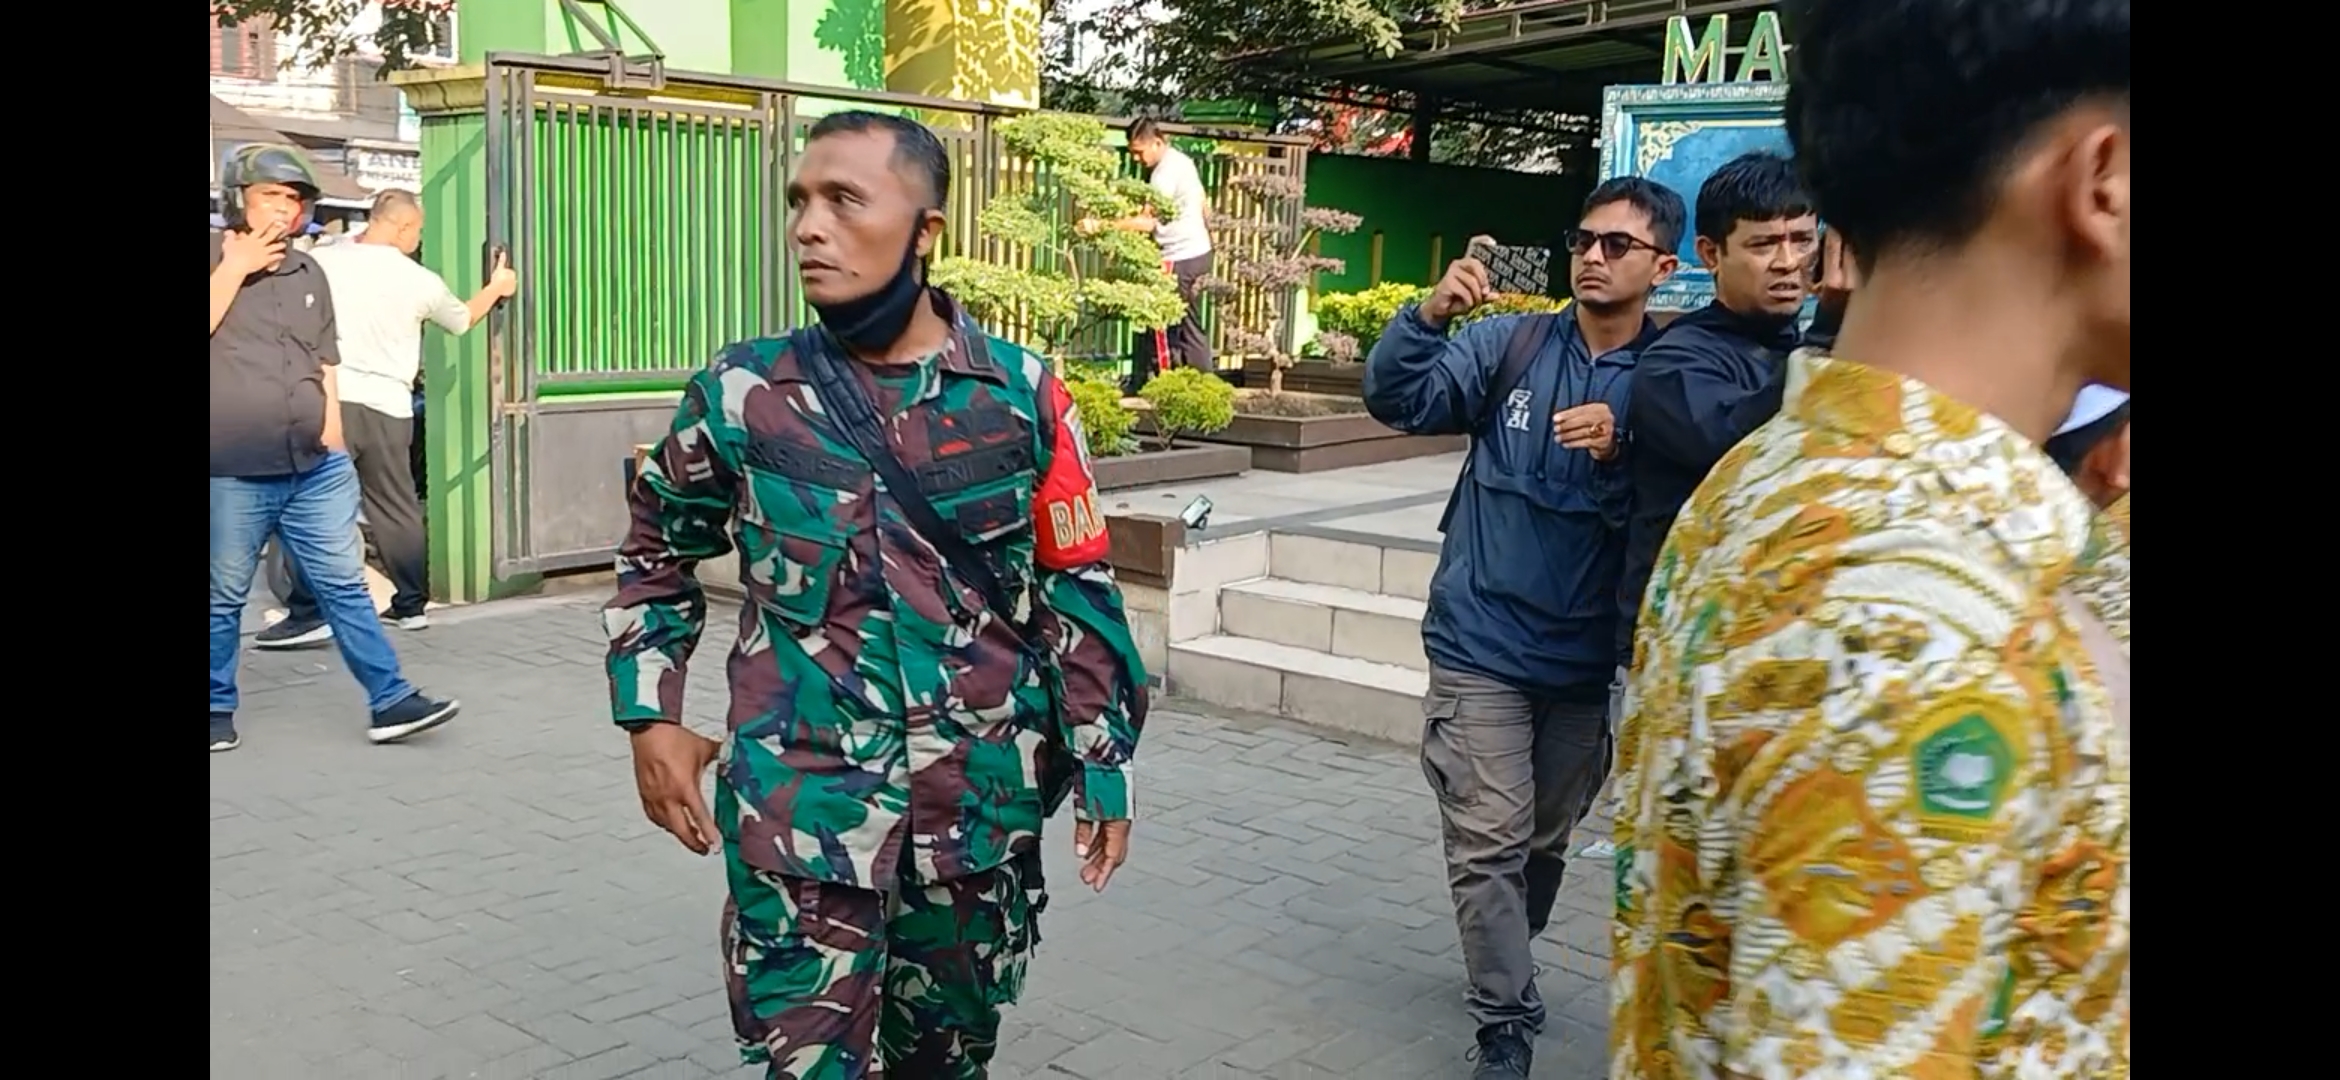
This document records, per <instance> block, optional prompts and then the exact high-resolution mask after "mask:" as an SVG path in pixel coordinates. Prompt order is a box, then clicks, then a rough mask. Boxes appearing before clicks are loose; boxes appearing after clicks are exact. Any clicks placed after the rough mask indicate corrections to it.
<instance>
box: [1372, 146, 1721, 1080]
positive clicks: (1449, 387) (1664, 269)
mask: <svg viewBox="0 0 2340 1080" xmlns="http://www.w3.org/2000/svg"><path fill="white" fill-rule="evenodd" d="M1685 216H1686V215H1685V212H1684V209H1683V205H1682V199H1681V196H1679V195H1676V194H1674V193H1673V192H1671V191H1668V190H1667V189H1666V188H1665V187H1663V186H1661V185H1658V184H1655V183H1651V182H1650V181H1648V180H1645V179H1641V178H1639V177H1624V178H1619V179H1616V180H1611V181H1608V182H1606V183H1604V184H1602V185H1601V186H1600V187H1599V188H1597V189H1595V190H1594V191H1593V193H1592V196H1591V197H1590V198H1588V199H1587V200H1585V206H1584V214H1583V216H1582V217H1581V218H1580V219H1579V222H1580V223H1579V225H1578V227H1577V228H1576V229H1574V230H1571V231H1570V233H1569V235H1568V249H1569V252H1570V254H1571V259H1570V262H1569V278H1570V281H1571V283H1572V284H1573V286H1574V295H1575V302H1574V303H1573V304H1571V305H1570V306H1569V308H1568V309H1567V310H1566V311H1563V312H1561V313H1559V314H1557V315H1530V316H1514V317H1504V318H1489V319H1482V320H1479V321H1477V322H1474V323H1472V324H1470V325H1469V326H1466V327H1463V328H1461V329H1460V330H1458V331H1454V332H1453V333H1452V336H1449V328H1450V324H1451V323H1452V322H1453V321H1454V320H1455V319H1456V318H1457V317H1458V316H1461V315H1463V314H1465V313H1466V312H1469V311H1470V310H1471V309H1473V308H1476V307H1477V306H1479V305H1480V304H1481V303H1483V302H1485V301H1486V300H1487V298H1488V296H1489V289H1488V280H1487V270H1486V267H1484V266H1481V265H1479V263H1478V261H1477V260H1475V259H1469V258H1465V259H1460V260H1457V261H1456V262H1455V263H1454V265H1453V266H1451V267H1448V268H1447V271H1446V276H1445V277H1444V278H1442V279H1440V281H1439V282H1438V285H1437V287H1436V288H1435V289H1434V290H1432V292H1431V294H1430V298H1429V299H1428V300H1425V301H1423V303H1422V304H1421V305H1420V306H1419V307H1409V308H1407V309H1406V310H1404V311H1402V312H1400V313H1399V314H1398V316H1397V318H1396V319H1394V320H1392V321H1391V323H1390V325H1389V329H1388V330H1387V331H1385V332H1384V333H1383V334H1382V335H1381V340H1380V341H1379V342H1378V343H1376V344H1375V345H1374V347H1373V353H1372V355H1371V356H1370V357H1368V358H1367V360H1366V367H1365V404H1366V407H1367V408H1368V409H1369V410H1370V411H1371V412H1372V413H1373V416H1374V418H1375V419H1378V420H1380V421H1381V422H1382V423H1385V424H1388V425H1389V426H1391V427H1394V428H1397V429H1398V430H1400V431H1405V432H1410V433H1413V434H1417V435H1447V434H1455V433H1468V434H1469V435H1470V436H1471V450H1470V456H1469V458H1468V459H1467V461H1466V463H1465V465H1464V467H1463V473H1462V476H1461V477H1460V478H1459V479H1457V480H1456V481H1455V489H1454V494H1453V496H1452V498H1451V499H1450V500H1449V501H1448V503H1447V512H1446V521H1445V523H1444V524H1443V526H1442V529H1443V531H1444V532H1445V534H1446V542H1445V544H1444V545H1443V546H1442V547H1441V548H1440V550H1439V555H1438V571H1437V574H1436V576H1435V577H1433V578H1432V579H1431V585H1430V605H1429V612H1428V614H1427V615H1426V616H1425V617H1424V619H1423V621H1422V644H1423V647H1424V650H1425V651H1426V652H1427V653H1428V654H1429V659H1430V689H1429V693H1428V694H1427V695H1425V696H1424V698H1423V701H1422V712H1423V715H1424V717H1425V723H1424V725H1423V730H1422V771H1423V773H1424V774H1425V775H1426V776H1427V778H1428V779H1429V782H1430V786H1431V789H1432V791H1433V792H1434V793H1435V794H1436V795H1437V796H1438V807H1439V813H1440V815H1441V816H1442V817H1443V819H1444V825H1445V827H1444V830H1443V832H1444V835H1445V840H1446V866H1447V881H1448V884H1449V885H1450V886H1451V887H1452V889H1453V892H1454V906H1455V923H1456V925H1457V927H1458V928H1459V929H1460V931H1461V934H1462V946H1463V962H1464V965H1465V967H1466V968H1468V970H1469V973H1470V983H1471V987H1470V1008H1471V1015H1472V1018H1473V1019H1475V1020H1476V1021H1477V1022H1478V1024H1479V1033H1478V1049H1477V1051H1476V1058H1477V1061H1478V1067H1477V1069H1476V1071H1475V1072H1473V1073H1472V1076H1473V1077H1474V1078H1476V1080H1509V1078H1514V1077H1525V1076H1527V1075H1528V1066H1529V1062H1530V1058H1531V1055H1532V1046H1533V1042H1534V1037H1535V1034H1536V1032H1538V1031H1541V1030H1542V1029H1543V1026H1544V1003H1543V999H1542V998H1541V997H1540V996H1538V994H1537V992H1536V985H1535V964H1534V961H1533V958H1532V957H1531V956H1530V953H1529V947H1528V943H1529V941H1530V940H1532V939H1533V938H1534V937H1535V936H1536V935H1538V934H1541V933H1542V932H1543V930H1544V925H1545V923H1546V922H1547V921H1548V920H1549V919H1550V917H1551V914H1552V902H1553V900H1554V898H1555V897H1557V896H1558V895H1559V891H1560V875H1561V871H1562V869H1563V867H1564V866H1565V860H1566V854H1567V848H1568V835H1569V831H1570V830H1571V829H1573V828H1574V827H1575V826H1576V823H1577V822H1578V821H1579V820H1581V819H1582V818H1583V816H1584V813H1585V811H1586V810H1587V809H1588V808H1590V806H1591V804H1592V800H1593V797H1594V796H1595V795H1596V794H1597V793H1598V792H1599V791H1600V788H1601V783H1602V781H1603V780H1604V779H1605V778H1606V777H1607V774H1608V768H1609V724H1608V720H1607V716H1606V712H1607V704H1608V691H1609V684H1610V680H1611V677H1612V675H1613V674H1614V668H1615V657H1614V655H1613V646H1612V642H1613V640H1614V636H1615V634H1616V621H1617V608H1616V600H1615V598H1616V589H1617V582H1618V575H1619V573H1620V570H1621V567H1622V564H1623V558H1624V545H1625V533H1624V527H1625V511H1626V505H1627V502H1626V500H1627V495H1628V490H1627V486H1626V476H1625V474H1624V468H1623V465H1624V447H1625V439H1624V438H1623V437H1622V435H1621V433H1620V432H1619V431H1618V429H1617V421H1618V418H1620V417H1623V416H1624V415H1625V412H1626V404H1627V402H1628V400H1629V396H1630V394H1631V391H1632V387H1633V376H1634V354H1635V351H1636V349H1638V348H1639V346H1640V345H1641V343H1642V342H1643V341H1644V340H1646V339H1647V338H1648V337H1649V336H1651V335H1653V334H1654V333H1655V327H1654V326H1653V325H1652V324H1651V323H1650V321H1649V318H1648V316H1647V315H1646V314H1645V313H1644V308H1645V307H1646V306H1647V303H1648V300H1649V293H1650V290H1651V289H1652V288H1654V287H1656V285H1657V284H1658V283H1660V282H1662V281H1664V280H1665V279H1666V277H1667V276H1668V275H1670V274H1671V273H1673V270H1674V266H1675V257H1674V254H1673V252H1674V248H1675V245H1676V244H1678V243H1680V241H1681V237H1682V228H1683V224H1684V218H1685Z"/></svg>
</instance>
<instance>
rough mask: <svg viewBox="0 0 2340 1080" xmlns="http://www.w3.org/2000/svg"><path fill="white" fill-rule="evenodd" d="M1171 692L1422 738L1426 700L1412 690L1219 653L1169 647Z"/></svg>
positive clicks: (1372, 733)
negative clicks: (1307, 672)
mask: <svg viewBox="0 0 2340 1080" xmlns="http://www.w3.org/2000/svg"><path fill="white" fill-rule="evenodd" d="M1168 684H1169V690H1170V692H1171V693H1174V694H1179V695H1182V696H1185V697H1191V698H1195V699H1197V700H1200V701H1206V702H1209V703H1211V704H1213V705H1219V706H1224V707H1226V708H1232V709H1246V710H1249V711H1252V712H1263V713H1272V714H1275V715H1277V716H1282V717H1285V718H1287V719H1291V720H1298V721H1300V722H1302V723H1306V724H1313V725H1315V726H1317V727H1322V728H1329V729H1331V730H1335V731H1345V732H1348V733H1350V734H1354V735H1363V736H1366V737H1368V738H1373V739H1380V740H1383V741H1385V742H1393V743H1399V744H1402V745H1408V746H1420V745H1421V743H1422V702H1421V699H1420V698H1419V697H1416V696H1414V695H1412V694H1401V693H1398V692H1396V691H1392V690H1384V689H1381V688H1379V687H1371V686H1360V685H1357V684H1355V683H1347V682H1341V681H1339V680H1335V679H1328V678H1324V677H1322V676H1318V675H1304V674H1300V673H1298V672H1285V671H1278V670H1276V669H1275V668H1271V667H1266V666H1262V665H1258V664H1248V663H1244V662H1242V661H1240V660H1233V659H1229V658H1227V657H1220V656H1204V655H1199V654H1196V653H1192V652H1184V651H1180V650H1179V649H1178V648H1177V647H1175V646H1173V647H1172V648H1171V652H1170V671H1169V679H1168Z"/></svg>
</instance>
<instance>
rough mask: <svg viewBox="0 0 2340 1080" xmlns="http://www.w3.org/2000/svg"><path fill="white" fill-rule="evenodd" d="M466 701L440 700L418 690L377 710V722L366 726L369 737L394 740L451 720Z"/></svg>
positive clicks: (382, 740)
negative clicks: (395, 702) (396, 702)
mask: <svg viewBox="0 0 2340 1080" xmlns="http://www.w3.org/2000/svg"><path fill="white" fill-rule="evenodd" d="M462 708H463V705H462V703H461V702H457V701H452V700H450V701H437V700H434V699H433V698H432V697H431V696H430V695H428V694H425V693H423V692H421V691H419V690H418V691H416V692H414V693H412V694H408V695H407V696H406V700H404V701H401V702H399V703H398V704H396V705H392V706H390V707H389V708H387V709H384V710H382V711H381V712H378V713H375V714H374V725H373V726H372V727H369V728H367V729H366V738H369V739H372V740H374V741H375V742H376V743H394V742H402V741H404V740H407V739H411V738H413V737H415V736H417V735H420V734H422V733H423V732H426V731H429V730H430V729H432V728H435V727H438V726H439V725H441V724H444V723H446V722H447V721H449V720H453V719H455V713H456V712H457V711H458V710H460V709H462Z"/></svg>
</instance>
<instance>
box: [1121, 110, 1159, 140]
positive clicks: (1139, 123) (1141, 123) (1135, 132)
mask: <svg viewBox="0 0 2340 1080" xmlns="http://www.w3.org/2000/svg"><path fill="white" fill-rule="evenodd" d="M1161 137H1162V125H1160V124H1157V123H1155V122H1154V118H1153V117H1151V116H1141V117H1138V118H1137V119H1136V120H1135V121H1133V122H1131V124H1130V125H1129V141H1130V142H1133V143H1140V142H1148V141H1151V140H1155V139H1160V138H1161Z"/></svg>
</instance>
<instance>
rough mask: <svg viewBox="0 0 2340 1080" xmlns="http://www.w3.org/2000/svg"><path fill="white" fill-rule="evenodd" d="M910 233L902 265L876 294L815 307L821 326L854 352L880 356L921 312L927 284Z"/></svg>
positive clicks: (915, 231) (922, 217)
mask: <svg viewBox="0 0 2340 1080" xmlns="http://www.w3.org/2000/svg"><path fill="white" fill-rule="evenodd" d="M918 223H919V225H920V226H921V227H922V228H923V226H924V225H925V224H926V216H925V214H923V213H921V214H920V215H919V217H918ZM919 231H920V229H912V230H911V231H910V246H909V247H907V248H905V249H903V251H902V263H901V265H900V266H898V267H896V268H895V269H894V276H893V277H892V278H891V279H889V280H887V282H886V283H885V284H884V285H881V286H879V287H878V290H877V291H876V292H873V293H871V294H869V295H868V296H863V297H858V298H856V299H852V300H841V301H838V302H837V303H834V304H814V305H812V309H813V311H814V313H816V314H818V315H819V316H820V317H821V325H822V326H824V327H827V328H828V330H829V332H830V333H832V334H835V335H836V336H837V340H838V341H841V342H844V343H845V347H846V348H848V349H851V350H853V351H855V352H861V353H879V352H884V351H885V350H887V349H889V348H891V347H893V344H894V343H895V342H897V341H900V340H902V333H903V331H905V330H908V329H909V328H910V317H911V316H913V315H915V314H917V312H918V301H919V299H920V298H922V297H924V296H925V295H926V283H925V282H924V281H923V280H921V277H920V274H919V272H918V233H919Z"/></svg>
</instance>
